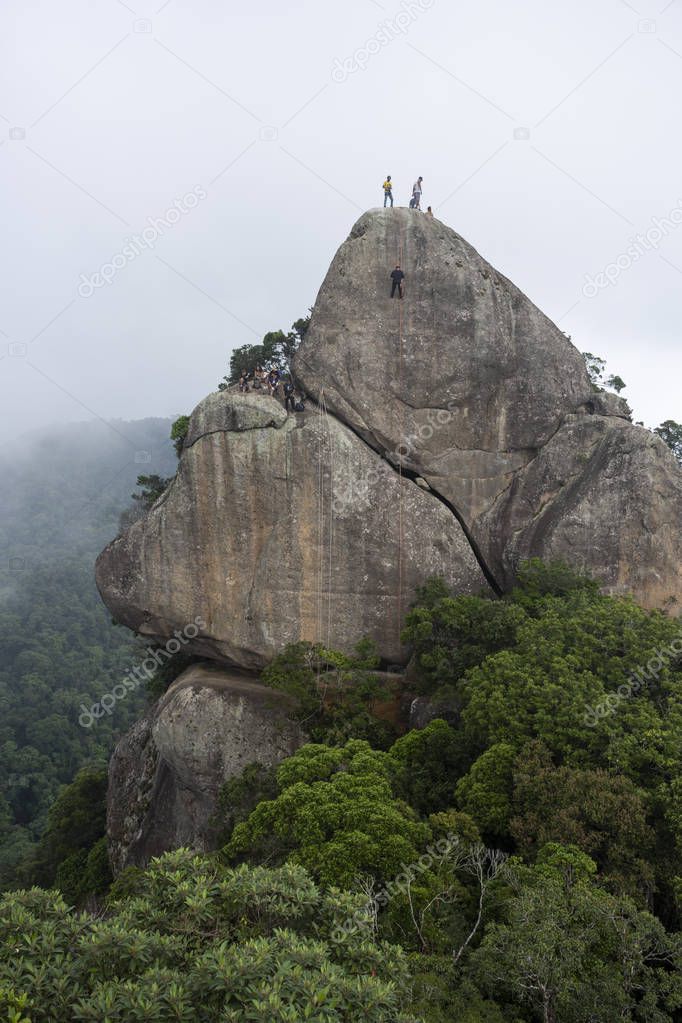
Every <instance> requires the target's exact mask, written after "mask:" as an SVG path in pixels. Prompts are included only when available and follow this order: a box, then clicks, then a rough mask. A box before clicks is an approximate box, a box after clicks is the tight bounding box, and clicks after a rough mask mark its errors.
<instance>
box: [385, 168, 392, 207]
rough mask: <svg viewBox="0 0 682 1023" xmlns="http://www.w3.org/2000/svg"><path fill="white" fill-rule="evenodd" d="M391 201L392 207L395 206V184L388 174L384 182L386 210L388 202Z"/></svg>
mask: <svg viewBox="0 0 682 1023" xmlns="http://www.w3.org/2000/svg"><path fill="white" fill-rule="evenodd" d="M389 199H390V200H391V206H392V205H393V182H392V181H391V175H390V174H387V175H386V180H385V181H384V208H386V203H387V202H388V200H389Z"/></svg>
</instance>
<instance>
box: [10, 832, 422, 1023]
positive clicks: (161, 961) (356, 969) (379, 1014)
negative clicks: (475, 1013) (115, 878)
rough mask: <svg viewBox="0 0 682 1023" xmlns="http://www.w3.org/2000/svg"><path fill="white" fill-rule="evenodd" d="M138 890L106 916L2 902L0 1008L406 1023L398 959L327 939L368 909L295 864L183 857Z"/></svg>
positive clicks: (382, 950) (363, 944) (156, 869)
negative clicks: (230, 863) (323, 887)
mask: <svg viewBox="0 0 682 1023" xmlns="http://www.w3.org/2000/svg"><path fill="white" fill-rule="evenodd" d="M136 881H137V883H136V891H135V893H134V894H131V895H129V896H128V897H127V898H124V899H121V900H120V901H118V902H112V903H111V905H110V906H109V910H108V913H107V915H106V917H104V918H102V919H100V918H98V917H95V916H90V915H88V914H75V913H74V912H72V911H71V910H69V909H68V907H67V905H66V903H65V902H64V901H63V899H62V898H61V896H59V895H58V894H56V893H54V892H42V891H40V890H38V889H33V890H31V891H21V892H16V893H12V894H8V895H6V896H4V897H3V898H2V899H1V900H0V1006H1V1007H3V1008H4V1007H6V1006H7V1007H9V1006H12V1007H13V1006H14V1005H16V1006H18V1008H19V1009H20V1010H21V1011H24V1010H25V1011H26V1013H27V1015H28V1017H29V1018H30V1021H31V1023H72V1021H73V1020H82V1021H92V1023H95V1021H97V1023H101V1021H102V1020H107V1023H143V1021H144V1023H149V1021H154V1023H171V1021H173V1023H178V1021H186V1023H214V1021H215V1020H218V1019H221V1020H225V1021H233V1023H259V1021H262V1023H277V1021H280V1023H293V1021H296V1020H303V1019H305V1020H310V1021H311V1023H313V1021H316V1023H336V1021H338V1023H411V1020H413V1019H414V1018H413V1017H409V1016H407V1015H405V1014H404V1013H403V1012H401V1006H402V1005H403V1004H404V1003H405V1002H406V997H407V990H408V989H407V979H408V975H407V966H406V961H405V957H404V955H403V954H402V952H401V950H400V949H398V948H396V947H393V946H390V945H387V944H385V943H383V942H377V941H370V940H368V939H367V938H366V937H365V936H364V935H358V934H356V935H353V934H347V935H346V936H345V938H344V940H343V941H331V940H330V935H331V934H332V932H333V931H334V930H335V928H336V926H337V924H338V922H339V921H340V920H343V919H345V918H346V917H347V916H348V915H349V914H353V913H357V912H362V911H363V910H364V907H365V900H364V899H363V898H362V897H361V896H355V895H352V894H348V893H344V892H340V891H338V890H334V891H330V892H328V893H323V892H322V891H320V889H319V888H318V887H317V886H316V885H315V884H314V882H313V881H312V880H311V879H310V877H309V875H308V874H307V873H306V871H305V870H303V869H302V868H301V867H295V866H286V867H282V868H280V869H275V870H272V869H266V868H263V867H246V866H242V867H238V868H237V869H235V870H229V869H225V868H222V867H220V866H219V865H218V864H217V863H215V862H213V861H211V860H210V859H208V858H206V857H199V856H195V855H194V854H192V853H190V852H189V851H186V850H179V851H178V852H175V853H170V854H168V855H166V856H163V857H161V858H160V859H158V860H155V861H153V863H152V864H151V866H150V868H149V869H148V870H147V871H144V872H139V874H138V875H137V879H136ZM17 991H19V992H22V994H21V995H15V994H14V992H17ZM26 995H27V997H26ZM11 1011H14V1010H13V1008H12V1010H11ZM5 1018H9V1019H10V1020H12V1019H13V1020H14V1021H15V1023H25V1021H22V1017H21V1016H14V1017H13V1016H12V1015H9V1016H8V1017H5Z"/></svg>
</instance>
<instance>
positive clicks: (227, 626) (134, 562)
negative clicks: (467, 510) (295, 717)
mask: <svg viewBox="0 0 682 1023" xmlns="http://www.w3.org/2000/svg"><path fill="white" fill-rule="evenodd" d="M434 574H442V575H445V577H446V579H447V580H448V582H449V583H450V584H451V585H452V586H453V587H454V588H455V589H457V590H458V591H460V592H463V593H473V592H479V591H481V590H485V589H486V588H487V584H486V581H485V578H484V576H483V574H482V572H481V569H480V567H479V565H478V563H477V561H476V558H475V556H474V554H473V553H472V551H471V548H470V546H469V544H468V542H467V540H466V537H465V536H464V533H463V531H462V529H461V527H460V525H459V523H458V522H457V520H456V518H454V516H453V515H452V514H451V512H450V511H449V510H448V509H447V508H446V507H445V506H444V505H443V504H442V503H441V502H440V501H439V500H438V499H437V498H436V497H434V496H433V494H431V493H429V492H428V491H424V490H422V489H421V488H420V487H418V486H416V485H415V483H413V482H412V480H411V479H408V478H406V477H403V478H401V477H400V476H399V474H397V473H396V472H395V471H394V469H393V468H392V467H391V466H390V465H389V464H388V463H387V462H386V461H384V460H382V459H381V458H380V457H379V456H378V455H377V454H376V453H375V452H374V451H372V450H371V448H369V447H368V446H367V445H366V444H365V443H364V442H362V441H361V440H359V439H358V438H357V437H355V436H354V434H353V433H351V431H349V430H348V429H347V428H346V427H345V426H343V425H342V424H341V423H339V422H338V420H336V419H335V418H333V417H331V416H327V415H324V414H322V413H320V412H319V411H317V410H315V409H313V410H311V411H309V412H306V413H303V414H301V415H298V416H289V417H287V416H286V414H285V412H284V411H283V409H282V406H281V405H280V404H279V403H278V402H277V401H275V400H274V399H272V398H269V397H260V396H257V395H254V394H246V395H240V394H234V393H228V392H222V393H218V394H212V395H210V396H209V397H208V398H207V399H206V400H205V401H203V402H202V403H201V404H200V405H199V407H198V408H197V409H196V410H195V412H194V413H193V415H192V417H191V422H190V427H189V433H188V436H187V442H186V445H185V449H184V451H183V454H182V459H181V461H180V465H179V469H178V474H177V477H176V478H175V479H174V481H173V483H172V484H171V485H170V487H169V488H168V490H167V491H166V493H165V494H164V495H163V496H162V497H161V498H160V499H159V501H157V503H156V504H155V505H154V507H153V508H152V510H151V511H150V513H149V515H148V516H147V517H146V518H145V519H144V520H142V521H140V522H136V523H135V524H134V525H133V526H132V527H131V528H130V529H129V530H128V531H127V532H126V533H125V534H124V535H123V536H122V537H120V538H118V539H117V540H115V541H114V542H113V543H112V544H110V546H109V547H108V548H107V549H106V550H105V551H104V552H103V553H102V554H101V555H100V557H99V559H98V562H97V567H96V577H97V584H98V586H99V589H100V592H101V594H102V597H103V599H104V601H105V603H106V604H107V606H108V607H109V608H110V609H111V611H112V612H113V614H114V616H115V617H116V619H117V620H118V621H120V622H123V623H124V624H125V625H128V626H129V627H130V628H133V629H135V630H136V631H138V632H140V633H142V634H143V635H148V636H152V637H155V638H158V639H161V640H164V639H167V638H169V637H171V636H172V635H173V631H174V630H175V629H183V628H184V627H185V624H186V623H188V622H193V621H194V619H195V617H196V616H199V617H201V618H202V619H203V620H204V621H205V622H206V627H205V628H203V629H202V632H201V634H200V635H199V636H198V637H197V638H196V639H194V640H193V642H192V643H191V644H190V645H189V646H188V647H187V649H192V650H194V651H195V652H196V653H198V654H200V655H202V656H208V657H211V658H215V659H218V660H222V661H225V662H228V663H230V664H233V665H238V666H241V667H244V668H247V669H251V670H257V669H258V668H260V667H262V666H263V665H264V664H265V663H267V662H268V661H269V660H270V659H271V658H272V657H273V656H274V654H276V653H278V652H279V651H281V649H282V648H283V646H284V645H285V644H287V643H290V642H297V641H299V640H310V641H318V642H323V643H325V644H326V645H328V646H332V647H334V648H337V649H342V650H347V651H350V650H352V649H353V647H354V645H355V643H357V642H358V640H359V639H361V638H362V637H363V636H371V637H372V638H373V639H374V640H375V641H376V643H377V646H378V649H379V651H380V653H381V654H382V656H383V657H384V659H385V660H387V661H389V662H393V663H396V664H397V663H401V662H402V661H404V660H405V651H404V650H403V648H402V647H401V643H400V630H401V628H402V623H403V618H404V614H405V611H406V610H407V608H408V606H409V603H410V601H411V600H412V599H413V596H414V592H415V588H416V586H417V585H419V584H420V583H421V582H422V581H423V580H424V579H426V578H427V577H428V576H430V575H434Z"/></svg>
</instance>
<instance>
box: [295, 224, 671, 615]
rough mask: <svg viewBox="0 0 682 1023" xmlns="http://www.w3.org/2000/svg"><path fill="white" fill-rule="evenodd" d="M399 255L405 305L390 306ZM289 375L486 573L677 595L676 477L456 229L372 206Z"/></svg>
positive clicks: (660, 448) (345, 250) (557, 335)
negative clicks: (535, 570) (454, 532)
mask: <svg viewBox="0 0 682 1023" xmlns="http://www.w3.org/2000/svg"><path fill="white" fill-rule="evenodd" d="M397 262H400V263H401V265H402V268H403V270H404V272H405V274H406V281H405V285H406V287H405V298H404V300H403V301H402V302H400V301H399V300H397V299H395V300H393V301H391V299H390V298H389V294H390V288H389V272H390V269H391V268H392V267H393V266H394V265H395V264H396V263H397ZM295 373H296V376H297V378H298V381H299V383H300V384H301V386H302V387H304V388H305V389H306V390H307V391H308V392H309V393H310V394H312V395H314V396H316V397H318V399H322V398H323V399H324V402H325V404H326V407H327V408H328V409H329V410H330V411H331V412H333V413H334V415H335V416H337V417H338V418H339V419H340V420H342V421H343V422H345V423H346V424H347V425H348V426H350V427H351V429H352V430H353V431H354V432H355V433H357V434H358V435H359V436H361V437H362V438H363V439H364V440H365V441H366V442H367V443H368V444H369V445H370V446H371V447H372V448H374V450H376V451H378V452H380V453H382V454H384V455H385V457H386V458H387V459H389V460H390V461H391V462H392V463H393V464H394V465H400V464H401V463H402V466H403V469H404V470H407V471H409V472H411V473H414V474H416V475H417V476H418V477H419V478H421V479H423V480H425V481H426V482H427V483H428V484H429V486H430V487H431V489H432V491H433V492H435V493H436V494H438V495H440V496H441V497H442V498H444V499H446V500H447V502H448V503H449V505H450V506H451V507H452V509H453V511H454V512H455V513H456V514H457V515H458V517H459V519H460V521H461V522H462V525H463V527H464V529H465V531H466V533H467V536H468V538H469V540H470V542H471V543H472V546H473V547H474V549H475V550H476V552H477V555H478V557H479V559H480V561H481V563H482V565H483V566H484V567H485V569H486V571H487V573H488V576H489V578H492V579H494V580H495V582H496V583H497V585H498V587H499V588H500V589H504V588H506V587H508V586H509V585H510V584H511V582H512V580H513V576H514V570H515V567H516V565H517V564H518V561H519V559H521V558H526V557H529V556H540V557H545V558H550V557H551V558H566V559H567V560H569V561H570V562H571V563H573V564H576V565H578V566H581V567H585V568H588V569H589V570H590V571H592V572H593V573H594V574H595V575H596V576H597V577H599V578H601V579H602V581H603V582H604V585H605V588H606V589H607V590H608V591H610V592H613V593H623V592H631V593H633V594H634V596H635V598H636V599H637V600H638V601H639V602H640V603H642V604H644V605H645V606H650V607H655V606H662V605H663V604H664V603H666V602H670V601H674V600H678V601H679V600H681V599H682V567H681V562H682V558H681V557H680V554H681V553H682V551H681V549H680V524H681V523H682V473H680V469H679V466H678V465H677V463H676V461H675V459H674V457H673V456H672V454H671V452H670V451H668V449H667V448H666V447H665V445H664V444H663V443H662V442H661V441H659V439H658V438H656V437H654V436H653V435H652V434H651V433H649V432H648V431H646V430H643V429H641V428H638V427H635V426H633V425H632V424H631V423H630V422H629V421H628V410H627V406H626V404H625V402H623V401H622V400H621V399H619V398H617V397H616V396H615V395H604V394H595V393H594V392H593V391H592V389H591V385H590V381H589V379H588V377H587V373H586V370H585V365H584V360H583V358H582V356H581V354H580V353H579V352H578V351H577V349H576V348H574V346H573V345H572V344H571V343H570V342H569V341H568V339H567V338H566V337H565V336H564V335H563V334H562V333H561V331H560V330H559V329H558V328H557V327H556V326H555V325H554V324H553V323H551V321H550V320H548V319H547V317H546V316H544V315H543V314H542V313H541V312H540V311H539V310H538V309H537V308H536V307H535V306H534V305H533V304H532V302H530V301H529V299H527V298H526V297H525V296H524V295H523V294H522V293H521V292H520V291H519V290H518V288H516V287H515V286H514V285H513V284H511V282H510V281H508V280H507V279H506V278H504V277H502V276H501V275H500V274H499V273H497V272H496V271H495V270H494V269H493V268H492V267H491V266H490V265H489V264H488V263H486V262H485V260H484V259H482V258H481V256H479V254H478V253H477V252H476V251H475V250H474V249H472V248H471V246H470V245H468V244H467V242H465V241H464V240H463V239H462V238H460V237H459V235H457V234H456V233H455V232H454V231H452V230H450V229H449V228H447V227H446V226H445V225H444V224H442V223H440V222H439V221H438V220H435V219H432V218H430V217H426V216H420V215H419V214H418V213H416V212H414V211H410V210H406V209H393V210H391V209H387V210H373V211H370V212H369V213H366V214H365V215H364V216H362V217H361V218H360V220H359V221H358V222H357V224H356V225H355V227H354V228H353V230H352V231H351V234H350V236H349V238H348V240H347V241H346V242H345V243H344V244H343V245H342V246H341V248H340V249H339V251H338V253H337V255H336V257H335V259H334V261H333V263H332V265H331V267H330V270H329V273H328V274H327V277H326V279H325V281H324V283H323V285H322V288H321V290H320V293H319V296H318V299H317V302H316V304H315V309H314V314H313V318H312V322H311V326H310V328H309V330H308V333H307V335H306V338H305V340H304V342H303V345H302V346H301V349H300V350H299V352H298V353H297V355H296V358H295Z"/></svg>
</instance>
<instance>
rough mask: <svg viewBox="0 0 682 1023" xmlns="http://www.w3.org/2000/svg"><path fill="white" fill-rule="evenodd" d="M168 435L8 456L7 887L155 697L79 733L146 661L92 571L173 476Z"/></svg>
mask: <svg viewBox="0 0 682 1023" xmlns="http://www.w3.org/2000/svg"><path fill="white" fill-rule="evenodd" d="M169 428H170V423H169V421H167V420H163V419H148V420H144V421H142V422H136V423H126V422H113V423H111V424H107V423H104V422H97V421H95V422H90V423H82V424H74V425H71V426H62V427H59V428H57V429H54V430H50V431H49V432H48V431H42V432H39V433H36V434H34V435H31V436H28V437H24V438H22V439H21V440H20V441H18V442H17V443H16V444H15V445H14V446H8V447H7V448H6V449H5V451H4V452H3V454H2V456H1V457H0V473H1V474H2V479H3V486H2V490H1V491H0V708H1V710H0V887H5V886H8V885H10V884H12V883H15V882H16V880H17V874H18V875H19V878H20V877H21V876H22V872H23V874H24V875H25V874H26V871H27V870H28V869H29V866H30V863H31V858H32V853H33V850H34V848H35V844H36V841H37V839H38V838H39V837H40V835H41V834H42V832H43V830H44V828H45V825H46V822H47V812H48V809H49V808H50V806H51V805H52V804H53V803H54V801H55V798H56V796H57V794H58V792H59V790H60V787H61V786H62V785H64V784H65V783H68V782H71V781H72V780H73V778H74V776H75V774H76V773H77V771H78V770H79V769H80V768H81V767H83V766H85V765H88V764H90V765H95V764H99V765H103V764H106V760H107V757H108V755H109V752H110V750H111V747H112V744H113V742H114V741H115V739H116V737H117V736H118V735H120V734H121V733H122V732H124V731H125V730H126V728H128V727H129V725H130V724H131V723H132V721H133V720H134V719H135V718H136V716H138V714H139V710H140V706H141V702H142V701H143V700H144V699H145V695H144V693H141V692H137V693H131V695H130V697H129V699H128V700H126V701H122V702H120V703H119V704H118V705H117V707H116V710H115V713H114V714H112V715H111V716H108V717H105V718H103V719H101V720H99V721H97V722H96V723H95V724H94V725H93V726H92V727H90V728H83V727H82V726H81V725H80V724H79V721H78V718H79V715H80V714H81V713H82V709H81V705H82V704H85V705H86V706H90V705H91V704H92V702H93V701H94V700H96V699H97V696H98V695H99V694H101V693H103V692H105V691H107V690H108V689H110V688H111V686H112V685H113V684H115V683H116V682H117V681H119V680H120V678H121V677H122V675H124V674H125V673H126V671H127V670H128V668H129V667H130V665H131V662H133V660H134V657H135V650H136V644H135V640H134V638H133V637H132V636H131V634H130V633H129V632H128V630H126V629H122V628H119V627H116V626H114V625H113V624H112V622H111V618H110V616H109V614H108V613H107V611H106V609H105V608H104V606H103V604H102V602H101V600H100V598H99V595H98V593H97V590H96V588H95V583H94V578H93V565H94V561H95V558H96V556H97V554H98V553H99V551H100V550H101V549H102V547H103V546H104V545H105V544H106V543H107V542H108V541H109V540H111V539H112V538H113V537H114V536H115V535H116V533H117V532H118V523H119V516H120V514H121V512H122V510H124V509H125V508H126V507H127V506H128V505H131V504H133V502H132V501H131V500H130V498H131V494H132V493H133V491H134V490H135V484H136V480H137V477H138V476H139V475H141V474H144V473H147V472H149V471H150V470H153V471H155V472H161V473H163V474H170V473H172V472H173V471H174V468H175V463H176V457H175V452H174V450H173V445H172V442H171V440H170V439H169Z"/></svg>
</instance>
